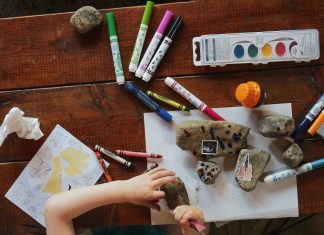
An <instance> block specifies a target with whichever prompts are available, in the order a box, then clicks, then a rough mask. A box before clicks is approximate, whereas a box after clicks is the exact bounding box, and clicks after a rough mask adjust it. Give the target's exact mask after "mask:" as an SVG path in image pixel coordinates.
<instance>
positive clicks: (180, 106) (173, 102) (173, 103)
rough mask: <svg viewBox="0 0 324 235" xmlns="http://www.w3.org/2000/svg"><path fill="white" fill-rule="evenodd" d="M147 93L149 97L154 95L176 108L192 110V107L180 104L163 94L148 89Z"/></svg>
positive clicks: (155, 97)
mask: <svg viewBox="0 0 324 235" xmlns="http://www.w3.org/2000/svg"><path fill="white" fill-rule="evenodd" d="M146 94H147V95H148V96H149V97H152V98H154V99H157V100H159V101H161V102H163V103H166V104H168V105H170V106H172V107H175V108H176V109H179V110H181V111H187V112H190V109H189V108H188V107H186V106H184V105H182V104H179V103H177V102H175V101H173V100H170V99H168V98H165V97H164V96H161V95H158V94H156V93H154V92H152V91H147V92H146Z"/></svg>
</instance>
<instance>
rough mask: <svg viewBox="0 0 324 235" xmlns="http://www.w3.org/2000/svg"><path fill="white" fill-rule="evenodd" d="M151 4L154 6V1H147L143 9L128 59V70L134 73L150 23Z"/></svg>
mask: <svg viewBox="0 0 324 235" xmlns="http://www.w3.org/2000/svg"><path fill="white" fill-rule="evenodd" d="M153 6H154V2H151V1H147V3H146V6H145V10H144V14H143V17H142V22H141V25H140V28H139V31H138V34H137V38H136V42H135V46H134V50H133V54H132V58H131V61H130V64H129V67H128V70H129V71H130V72H133V73H135V71H136V69H137V66H138V63H139V59H140V56H141V52H142V49H143V45H144V41H145V37H146V32H147V28H148V25H149V23H150V19H151V14H152V11H153Z"/></svg>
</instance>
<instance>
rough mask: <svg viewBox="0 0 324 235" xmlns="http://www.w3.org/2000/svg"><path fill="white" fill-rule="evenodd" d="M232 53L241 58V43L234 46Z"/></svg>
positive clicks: (242, 52) (242, 51)
mask: <svg viewBox="0 0 324 235" xmlns="http://www.w3.org/2000/svg"><path fill="white" fill-rule="evenodd" d="M234 55H235V57H236V58H238V59H241V58H242V57H243V56H244V48H243V46H242V45H236V46H235V48H234Z"/></svg>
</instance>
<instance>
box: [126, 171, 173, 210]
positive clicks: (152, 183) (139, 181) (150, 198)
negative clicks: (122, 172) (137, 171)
mask: <svg viewBox="0 0 324 235" xmlns="http://www.w3.org/2000/svg"><path fill="white" fill-rule="evenodd" d="M173 176H175V173H174V172H172V171H169V170H166V169H163V168H161V167H157V168H154V169H152V170H150V171H149V172H146V173H144V174H142V175H139V176H135V177H133V178H131V179H129V180H126V181H124V183H125V185H124V186H125V192H126V195H125V197H126V201H127V202H129V203H133V204H136V205H141V206H147V207H150V208H152V209H155V210H160V206H159V205H158V204H157V203H158V202H159V199H161V198H164V197H165V193H164V192H163V191H159V190H158V189H159V188H160V187H161V186H162V185H164V184H167V183H170V182H173V181H174V180H175V178H174V177H173Z"/></svg>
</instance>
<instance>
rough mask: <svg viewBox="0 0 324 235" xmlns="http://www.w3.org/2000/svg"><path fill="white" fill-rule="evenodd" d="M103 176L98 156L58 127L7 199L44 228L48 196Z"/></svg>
mask: <svg viewBox="0 0 324 235" xmlns="http://www.w3.org/2000/svg"><path fill="white" fill-rule="evenodd" d="M106 165H107V164H106ZM102 173H103V171H102V169H101V167H100V165H99V163H98V160H97V157H96V155H95V153H94V152H93V151H92V150H91V149H90V148H88V147H87V146H86V145H84V144H83V143H82V142H80V141H79V140H78V139H76V138H75V137H74V136H72V135H71V134H70V133H69V132H67V131H66V130H65V129H63V128H62V127H61V126H60V125H56V127H55V128H54V130H53V131H52V133H51V134H50V135H49V137H48V138H47V140H46V141H45V142H44V144H43V145H42V146H41V148H40V149H39V150H38V152H37V153H36V154H35V156H34V157H33V158H32V160H31V161H30V162H29V163H28V165H27V166H26V167H25V169H24V170H23V172H22V173H21V174H20V176H19V177H18V178H17V180H16V181H15V183H14V184H13V185H12V186H11V188H10V189H9V191H8V192H7V194H6V195H5V196H6V198H8V199H9V200H10V201H12V202H13V203H14V204H16V205H17V206H18V207H19V208H20V209H22V210H23V211H25V212H26V213H27V214H29V215H30V216H31V217H32V218H33V219H35V220H36V221H37V222H39V223H40V224H41V225H43V226H44V227H45V219H44V205H45V202H46V200H47V199H48V198H49V197H51V196H52V195H54V194H56V193H59V192H63V191H68V190H71V189H73V188H79V187H83V186H89V185H93V184H95V183H96V182H97V181H98V179H99V178H100V176H101V175H102Z"/></svg>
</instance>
